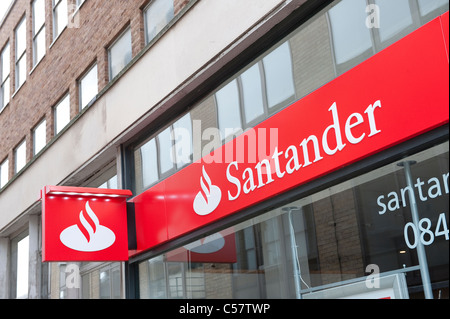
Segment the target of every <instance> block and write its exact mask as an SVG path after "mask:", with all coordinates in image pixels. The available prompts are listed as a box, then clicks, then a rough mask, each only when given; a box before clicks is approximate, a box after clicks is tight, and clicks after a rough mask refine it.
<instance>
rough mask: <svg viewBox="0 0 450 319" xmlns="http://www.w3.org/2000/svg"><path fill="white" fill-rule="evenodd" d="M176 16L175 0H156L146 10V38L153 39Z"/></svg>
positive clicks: (147, 40)
mask: <svg viewBox="0 0 450 319" xmlns="http://www.w3.org/2000/svg"><path fill="white" fill-rule="evenodd" d="M173 16H174V7H173V0H154V1H152V2H151V3H150V4H149V5H148V7H147V8H146V9H145V10H144V20H145V36H146V37H145V40H146V43H149V42H150V41H152V40H153V39H154V38H155V37H156V35H157V34H158V33H159V32H160V31H161V30H162V29H164V27H165V26H166V25H167V24H169V22H170V21H171V20H172V19H173Z"/></svg>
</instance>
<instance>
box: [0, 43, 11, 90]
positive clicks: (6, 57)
mask: <svg viewBox="0 0 450 319" xmlns="http://www.w3.org/2000/svg"><path fill="white" fill-rule="evenodd" d="M0 62H1V65H0V70H1V72H2V73H1V80H2V81H1V82H4V81H5V80H6V78H7V77H8V76H9V73H10V68H11V67H10V64H9V63H10V51H9V44H7V45H6V46H5V48H4V49H3V51H2V54H1V61H0Z"/></svg>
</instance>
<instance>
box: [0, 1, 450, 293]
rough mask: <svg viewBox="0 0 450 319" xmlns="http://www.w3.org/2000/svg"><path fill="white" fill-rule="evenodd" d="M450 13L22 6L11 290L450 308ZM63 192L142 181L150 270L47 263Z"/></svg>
mask: <svg viewBox="0 0 450 319" xmlns="http://www.w3.org/2000/svg"><path fill="white" fill-rule="evenodd" d="M448 7H449V4H448V1H446V0H424V1H422V0H396V1H381V0H341V1H337V0H335V1H311V0H308V1H307V0H292V1H281V0H264V1H260V0H245V1H242V0H240V1H237V0H236V1H234V0H231V1H230V0H227V1H207V0H151V1H149V0H133V1H120V0H114V1H92V0H84V1H78V0H76V1H75V0H67V1H66V0H33V1H29V0H16V1H12V3H11V5H10V7H9V9H8V10H7V12H6V14H5V16H4V17H3V18H2V20H1V22H0V23H1V24H0V50H1V51H0V75H1V82H0V84H1V87H0V298H151V299H161V298H168V299H170V298H193V299H199V298H200V299H203V298H229V299H231V298H256V299H259V298H261V299H265V298H286V299H287V298H299V299H308V298H340V297H341V298H342V297H344V298H448V292H449V264H448V251H449V250H448V240H449V239H448V238H449V230H448V220H449V217H448V203H449V200H448V190H449V187H448V177H449V173H448V164H449V163H448V93H449V92H448ZM240 143H241V144H240ZM46 185H61V186H79V187H94V188H97V187H98V188H112V189H129V190H131V191H132V193H133V196H132V198H130V200H129V202H128V204H129V205H128V211H127V214H128V237H129V247H128V249H129V259H128V261H126V262H89V261H86V262H72V261H61V262H42V247H43V245H45V243H43V242H42V214H43V211H42V204H41V201H40V199H39V194H40V190H41V189H42V188H43V187H44V186H46ZM77 213H78V212H77Z"/></svg>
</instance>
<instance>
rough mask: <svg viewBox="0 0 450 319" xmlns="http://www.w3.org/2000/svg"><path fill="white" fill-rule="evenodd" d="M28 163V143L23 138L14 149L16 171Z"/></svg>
mask: <svg viewBox="0 0 450 319" xmlns="http://www.w3.org/2000/svg"><path fill="white" fill-rule="evenodd" d="M26 163H27V143H26V141H25V140H23V141H22V142H21V143H20V144H19V146H18V147H17V148H16V149H15V150H14V164H15V165H14V173H15V174H17V173H18V172H20V170H21V169H22V168H24V167H25V165H26Z"/></svg>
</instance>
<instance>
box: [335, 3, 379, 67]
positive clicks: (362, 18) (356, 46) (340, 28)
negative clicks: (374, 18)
mask: <svg viewBox="0 0 450 319" xmlns="http://www.w3.org/2000/svg"><path fill="white" fill-rule="evenodd" d="M328 14H329V17H330V23H331V34H332V36H333V45H334V53H335V56H336V63H338V64H341V63H344V62H347V61H349V60H351V59H353V58H355V57H357V56H358V55H360V54H361V53H363V52H364V51H366V50H368V49H370V48H371V47H372V39H371V37H370V29H369V28H367V26H366V18H367V13H366V1H361V0H343V1H341V2H339V3H338V4H337V5H335V6H334V7H333V8H331V9H330V10H329V11H328Z"/></svg>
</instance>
